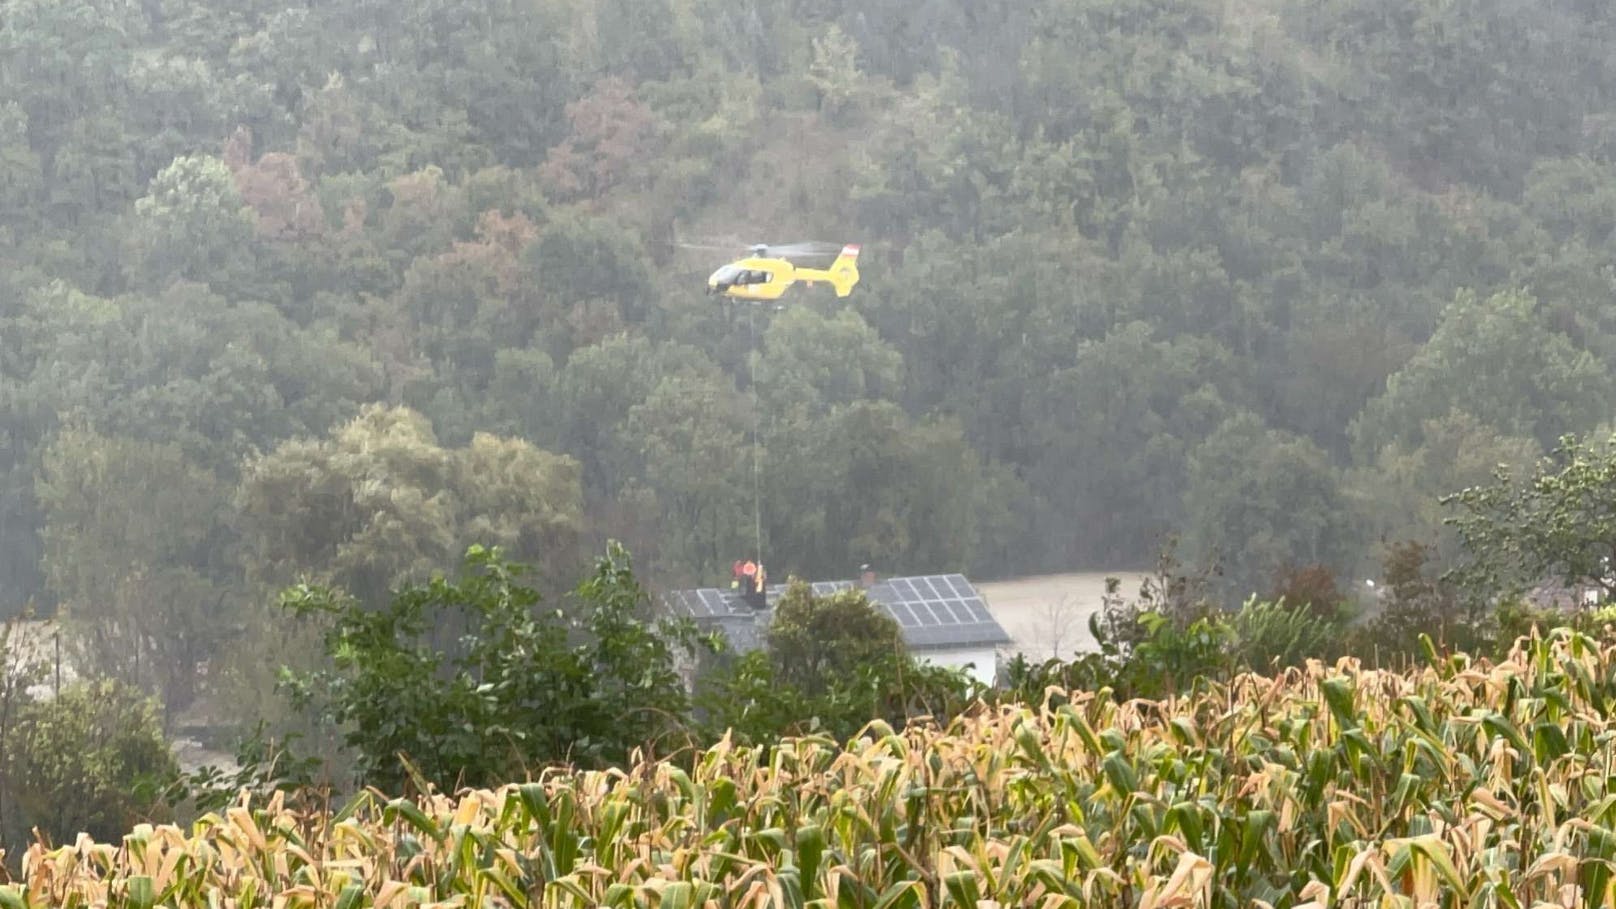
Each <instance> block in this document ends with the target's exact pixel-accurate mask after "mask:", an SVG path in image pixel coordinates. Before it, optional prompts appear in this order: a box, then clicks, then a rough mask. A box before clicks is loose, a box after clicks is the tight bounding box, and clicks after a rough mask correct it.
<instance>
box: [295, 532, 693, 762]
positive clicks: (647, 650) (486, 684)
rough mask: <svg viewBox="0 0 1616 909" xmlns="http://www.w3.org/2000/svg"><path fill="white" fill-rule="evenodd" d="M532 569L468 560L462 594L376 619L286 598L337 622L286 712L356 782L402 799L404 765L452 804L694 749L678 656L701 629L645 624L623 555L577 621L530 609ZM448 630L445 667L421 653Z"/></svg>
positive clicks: (614, 556) (616, 556)
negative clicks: (337, 739) (351, 755)
mask: <svg viewBox="0 0 1616 909" xmlns="http://www.w3.org/2000/svg"><path fill="white" fill-rule="evenodd" d="M525 570H526V569H525V567H524V566H522V565H518V564H515V563H511V562H507V561H505V560H504V559H503V558H502V557H501V555H500V553H499V550H498V549H494V550H486V549H483V548H482V547H480V546H474V547H472V548H471V549H470V550H469V551H468V553H467V556H466V566H465V571H464V573H463V576H462V577H461V579H460V580H459V581H458V582H450V581H448V580H446V579H444V578H442V577H439V578H434V579H433V580H432V581H431V582H429V583H426V584H420V585H414V586H410V587H407V588H404V589H403V590H401V591H399V592H398V593H397V594H396V595H395V596H394V597H393V598H392V600H391V602H390V603H389V604H388V605H387V606H385V607H384V608H382V609H381V610H378V611H372V610H369V609H366V608H365V607H363V606H362V605H360V604H359V603H358V602H356V601H355V600H353V599H352V598H351V597H348V596H346V595H343V594H339V593H337V592H334V591H331V590H328V589H325V588H311V587H307V586H299V587H294V588H291V589H290V590H288V591H286V593H285V594H284V595H283V605H284V606H285V607H286V608H288V609H291V610H292V611H294V612H296V613H298V614H300V615H308V614H319V615H323V616H325V617H326V618H327V619H328V620H329V622H330V626H329V631H328V632H327V634H326V637H325V651H326V654H327V655H328V656H329V657H330V659H331V668H330V669H328V670H324V671H319V672H315V673H311V674H308V675H302V676H294V677H291V678H289V680H288V681H289V682H290V683H291V686H292V688H293V695H294V700H295V702H296V703H298V704H299V705H301V706H303V707H304V708H305V709H312V710H315V711H317V712H318V713H319V715H320V716H322V717H323V718H324V719H326V720H327V721H329V722H331V723H333V724H336V725H338V726H341V727H343V728H345V729H346V730H347V735H346V740H347V743H348V745H349V746H350V747H351V748H352V749H354V751H355V752H356V754H357V758H358V760H357V764H358V768H359V773H360V775H361V777H362V781H363V782H365V783H366V784H371V785H377V786H381V787H383V788H387V789H390V790H393V791H399V790H401V789H402V788H403V787H404V784H405V781H406V779H407V778H410V777H411V774H410V772H409V766H408V765H406V764H405V762H404V761H401V760H400V757H401V756H402V757H405V758H407V759H408V761H409V764H410V765H413V766H414V768H415V769H416V770H417V771H418V772H419V774H420V776H421V777H423V778H424V781H425V782H428V783H431V784H432V785H434V786H437V787H439V788H441V789H448V788H452V787H456V786H459V785H490V784H496V783H500V782H505V781H508V780H512V779H521V778H522V777H523V776H524V775H525V774H526V773H527V772H528V771H529V770H531V769H532V768H534V767H535V766H537V765H541V764H551V763H573V764H578V765H582V766H588V767H599V766H605V765H610V764H621V763H624V762H626V761H628V760H629V759H630V757H631V753H632V751H633V750H634V749H637V748H642V747H643V748H655V747H657V746H658V745H659V744H660V743H662V742H663V741H664V740H666V739H668V738H669V737H670V736H671V737H672V738H673V740H674V746H669V747H675V746H682V745H683V744H685V743H686V742H687V733H686V731H685V729H684V723H685V718H686V716H687V713H688V701H687V697H686V693H685V689H684V686H683V682H682V680H681V678H680V676H679V673H678V670H677V668H676V666H675V660H674V648H675V647H678V646H687V647H692V648H693V647H694V646H695V645H696V642H697V638H696V635H695V633H694V628H693V626H691V625H690V624H689V623H671V622H664V623H660V624H657V625H651V624H649V623H647V622H646V621H643V620H642V619H641V618H639V615H638V614H639V611H640V609H641V607H642V606H643V605H644V602H645V594H644V592H643V591H642V590H641V588H640V587H639V585H638V583H637V582H636V581H635V579H634V575H633V572H632V570H631V568H630V566H629V564H628V556H627V553H626V552H624V551H623V549H622V548H621V547H619V546H617V545H615V544H613V545H612V546H611V548H610V550H609V552H608V554H607V555H606V556H605V557H604V558H602V559H601V560H600V561H599V562H598V563H597V567H596V571H595V574H594V576H592V577H590V578H588V579H586V580H585V581H584V582H583V583H582V584H580V585H579V586H578V588H577V589H576V591H575V592H574V595H575V598H576V600H577V601H578V602H577V608H576V609H575V610H574V611H573V613H572V614H569V613H568V612H566V611H562V610H541V609H539V608H538V604H539V594H538V592H537V591H536V590H534V589H533V588H531V587H527V586H524V585H523V584H521V583H519V581H518V579H519V578H520V576H521V575H522V574H523V573H524V572H525ZM445 627H460V628H464V631H463V633H462V634H461V635H460V637H459V641H458V645H457V646H456V647H455V649H454V650H453V652H444V651H441V650H439V649H437V648H436V647H434V646H432V645H431V643H430V642H431V640H432V637H433V634H434V632H437V631H440V630H441V629H443V628H445Z"/></svg>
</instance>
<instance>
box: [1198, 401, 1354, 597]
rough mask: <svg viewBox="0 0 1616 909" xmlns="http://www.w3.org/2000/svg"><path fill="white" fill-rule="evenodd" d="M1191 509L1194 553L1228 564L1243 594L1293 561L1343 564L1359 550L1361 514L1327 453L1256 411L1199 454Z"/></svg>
mask: <svg viewBox="0 0 1616 909" xmlns="http://www.w3.org/2000/svg"><path fill="white" fill-rule="evenodd" d="M1185 509H1186V512H1187V518H1188V526H1189V531H1188V534H1187V539H1186V542H1187V544H1188V549H1189V552H1190V555H1191V558H1192V559H1194V560H1197V561H1200V562H1203V563H1207V562H1211V561H1216V562H1217V563H1219V564H1221V565H1222V566H1223V568H1224V585H1225V586H1226V588H1227V589H1228V591H1229V592H1230V593H1232V594H1233V595H1234V596H1235V598H1236V599H1237V600H1243V599H1244V598H1245V596H1246V595H1247V594H1250V593H1254V592H1257V591H1259V590H1262V589H1263V587H1264V579H1266V578H1270V577H1272V576H1273V575H1274V573H1275V572H1276V571H1277V570H1279V569H1281V568H1283V567H1284V566H1286V565H1290V564H1295V563H1303V564H1319V565H1324V566H1327V567H1329V568H1331V569H1332V570H1336V571H1341V570H1343V569H1344V568H1347V567H1350V566H1351V563H1352V559H1353V556H1354V555H1355V554H1356V553H1357V551H1358V550H1357V543H1358V540H1357V533H1358V524H1357V521H1356V515H1355V514H1354V513H1353V512H1352V510H1351V507H1350V505H1349V503H1348V501H1347V499H1346V498H1345V496H1343V495H1342V493H1341V489H1340V485H1339V479H1338V477H1337V474H1336V471H1335V470H1334V469H1333V468H1332V467H1331V465H1330V463H1329V461H1328V459H1327V458H1325V456H1324V453H1323V452H1322V451H1320V450H1319V449H1318V447H1317V446H1316V445H1314V444H1312V443H1311V442H1309V441H1307V440H1305V439H1300V438H1297V437H1296V436H1294V435H1291V434H1289V433H1286V432H1283V431H1281V430H1276V429H1269V428H1268V427H1267V426H1265V425H1264V424H1263V422H1262V420H1261V419H1260V418H1258V417H1256V416H1254V415H1252V414H1249V413H1245V414H1239V415H1236V416H1233V417H1230V418H1229V419H1228V420H1226V421H1225V422H1224V423H1223V425H1222V426H1220V427H1218V429H1217V431H1216V432H1214V433H1212V435H1211V436H1209V437H1208V438H1207V440H1206V441H1205V442H1203V443H1202V444H1201V445H1200V446H1199V447H1197V448H1196V449H1195V450H1194V452H1192V453H1191V455H1190V466H1189V488H1188V490H1187V491H1186V493H1185Z"/></svg>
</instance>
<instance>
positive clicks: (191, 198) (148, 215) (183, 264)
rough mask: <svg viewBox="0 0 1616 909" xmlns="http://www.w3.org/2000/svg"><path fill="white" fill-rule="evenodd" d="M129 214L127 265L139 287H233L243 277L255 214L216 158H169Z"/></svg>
mask: <svg viewBox="0 0 1616 909" xmlns="http://www.w3.org/2000/svg"><path fill="white" fill-rule="evenodd" d="M135 216H136V217H137V219H138V220H139V226H138V228H137V229H136V230H135V231H133V232H132V233H131V239H132V242H133V244H134V248H133V250H132V253H133V258H134V262H135V263H136V264H135V266H134V269H133V270H134V271H135V273H136V274H137V275H138V276H139V277H140V279H141V283H142V285H143V286H145V287H148V288H152V289H161V288H163V287H166V286H167V285H168V284H169V283H170V282H171V281H173V280H175V279H182V280H186V281H195V282H199V283H204V284H211V285H213V286H214V287H217V288H220V289H226V288H231V289H233V288H234V287H236V286H238V285H235V284H233V283H232V282H235V281H240V280H243V277H244V276H243V272H244V270H245V269H246V268H247V267H248V265H249V263H250V261H251V255H252V245H253V240H254V221H255V218H254V216H253V214H252V210H251V209H250V208H248V207H247V205H246V204H245V203H243V202H242V199H241V194H240V193H239V192H238V191H237V190H236V182H235V179H234V177H233V176H232V175H231V173H230V169H229V168H228V167H226V166H225V163H224V162H223V161H221V160H219V159H218V158H212V157H203V156H187V157H180V158H175V159H174V162H173V163H172V164H170V165H168V166H167V167H165V168H163V170H162V172H160V173H159V174H158V175H157V176H156V177H155V178H153V179H152V182H151V186H150V187H149V188H148V190H147V193H146V195H145V196H144V197H143V198H141V199H140V200H139V201H137V202H136V203H135Z"/></svg>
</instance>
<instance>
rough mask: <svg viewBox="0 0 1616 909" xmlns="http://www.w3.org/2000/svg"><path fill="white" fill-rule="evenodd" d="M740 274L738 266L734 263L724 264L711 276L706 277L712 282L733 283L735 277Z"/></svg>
mask: <svg viewBox="0 0 1616 909" xmlns="http://www.w3.org/2000/svg"><path fill="white" fill-rule="evenodd" d="M740 275H741V270H740V268H738V267H737V266H734V265H726V266H724V267H723V268H720V269H719V270H718V271H715V272H713V276H712V277H711V278H709V279H708V282H709V283H712V284H734V283H735V279H736V278H738V277H740Z"/></svg>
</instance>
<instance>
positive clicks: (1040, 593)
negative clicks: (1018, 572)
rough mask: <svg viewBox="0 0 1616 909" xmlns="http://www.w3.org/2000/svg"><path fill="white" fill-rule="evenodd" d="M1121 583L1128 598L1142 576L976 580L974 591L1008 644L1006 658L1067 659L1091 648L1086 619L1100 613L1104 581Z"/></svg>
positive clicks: (1099, 574) (1103, 574)
mask: <svg viewBox="0 0 1616 909" xmlns="http://www.w3.org/2000/svg"><path fill="white" fill-rule="evenodd" d="M1107 577H1115V578H1118V579H1120V580H1121V581H1122V587H1121V590H1120V591H1119V592H1120V593H1122V594H1125V595H1129V596H1131V595H1133V594H1134V593H1136V592H1137V591H1138V590H1139V583H1140V581H1142V580H1143V579H1144V577H1145V574H1144V572H1141V571H1111V572H1106V571H1090V572H1075V573H1071V574H1051V575H1040V576H1038V577H1029V578H1018V579H1016V580H1013V581H982V582H978V583H977V585H976V586H977V589H978V590H980V591H982V596H983V597H984V598H986V599H987V604H988V611H990V612H992V613H993V617H994V618H995V619H998V620H999V624H1000V625H1003V626H1004V630H1005V631H1006V632H1008V633H1009V635H1010V637H1011V638H1013V639H1014V643H1012V644H1009V645H1006V646H1005V647H1004V648H1003V652H1004V653H1005V656H1006V657H1009V656H1012V655H1014V654H1016V653H1024V654H1026V656H1027V659H1029V660H1034V661H1041V660H1047V659H1049V658H1050V657H1052V656H1059V657H1061V658H1062V659H1070V658H1071V656H1072V655H1073V654H1075V653H1081V652H1085V651H1093V650H1095V649H1097V645H1096V644H1095V642H1094V638H1093V637H1092V636H1091V635H1090V634H1089V626H1088V622H1089V616H1090V615H1092V614H1094V613H1095V612H1097V611H1098V610H1099V608H1100V605H1101V602H1102V598H1103V597H1104V596H1105V579H1106V578H1107Z"/></svg>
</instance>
